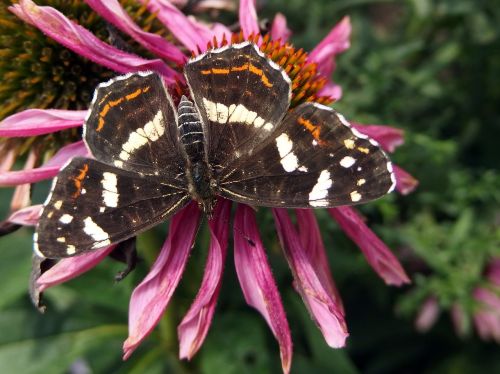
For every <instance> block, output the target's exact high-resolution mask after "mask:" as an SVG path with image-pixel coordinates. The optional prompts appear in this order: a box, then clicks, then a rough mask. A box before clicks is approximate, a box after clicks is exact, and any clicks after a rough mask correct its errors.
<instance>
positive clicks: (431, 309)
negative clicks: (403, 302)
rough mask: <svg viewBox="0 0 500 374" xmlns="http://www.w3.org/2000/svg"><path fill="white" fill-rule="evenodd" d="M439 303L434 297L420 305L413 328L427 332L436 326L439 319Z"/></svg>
mask: <svg viewBox="0 0 500 374" xmlns="http://www.w3.org/2000/svg"><path fill="white" fill-rule="evenodd" d="M439 312H440V308H439V303H438V301H437V299H436V298H435V297H429V298H428V299H427V300H425V302H424V303H423V304H422V307H421V308H420V310H419V312H418V315H417V319H416V320H415V328H416V329H417V331H420V332H426V331H429V330H430V329H431V328H432V326H434V325H435V324H436V321H437V319H438V317H439Z"/></svg>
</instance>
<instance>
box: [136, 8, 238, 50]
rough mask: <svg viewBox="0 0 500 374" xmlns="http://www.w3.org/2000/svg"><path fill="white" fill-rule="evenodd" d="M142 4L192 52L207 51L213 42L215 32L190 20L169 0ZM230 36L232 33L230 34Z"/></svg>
mask: <svg viewBox="0 0 500 374" xmlns="http://www.w3.org/2000/svg"><path fill="white" fill-rule="evenodd" d="M140 2H141V3H142V4H144V5H145V6H146V8H147V9H148V10H149V11H150V12H151V13H154V14H156V17H157V18H158V19H159V20H160V21H161V22H162V23H163V24H164V25H165V26H166V27H167V28H168V29H169V30H170V32H171V33H172V34H173V35H174V36H175V37H176V38H177V40H179V41H180V42H181V43H182V44H184V46H185V47H186V48H187V49H189V50H190V51H193V52H196V51H197V50H198V48H199V49H200V50H202V51H203V50H205V49H206V46H207V43H208V42H210V41H212V38H213V37H214V34H213V32H212V31H211V30H210V29H209V28H208V27H206V26H204V25H201V24H200V23H198V22H197V21H195V20H194V19H190V18H188V17H186V16H185V15H184V13H182V12H181V11H180V10H179V9H177V8H176V7H175V6H174V5H173V4H171V3H170V2H169V1H168V0H140ZM228 35H230V33H228Z"/></svg>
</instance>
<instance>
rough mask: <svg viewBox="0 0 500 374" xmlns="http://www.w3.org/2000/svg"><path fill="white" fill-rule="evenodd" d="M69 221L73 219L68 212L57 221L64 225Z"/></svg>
mask: <svg viewBox="0 0 500 374" xmlns="http://www.w3.org/2000/svg"><path fill="white" fill-rule="evenodd" d="M71 221H73V216H71V215H69V214H63V215H62V216H61V218H59V222H61V223H64V224H65V225H67V224H68V223H71Z"/></svg>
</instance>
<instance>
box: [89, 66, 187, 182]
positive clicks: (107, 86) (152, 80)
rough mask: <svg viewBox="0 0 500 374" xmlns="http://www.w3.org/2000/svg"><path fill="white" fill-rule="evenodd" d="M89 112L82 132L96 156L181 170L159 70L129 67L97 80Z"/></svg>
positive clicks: (147, 169)
mask: <svg viewBox="0 0 500 374" xmlns="http://www.w3.org/2000/svg"><path fill="white" fill-rule="evenodd" d="M89 113H90V114H89V117H88V118H87V120H86V121H85V124H84V132H85V134H84V137H85V141H86V143H87V145H88V147H89V148H90V151H91V152H92V154H93V155H94V157H95V158H96V159H98V160H100V161H102V162H104V163H107V164H109V165H113V166H117V167H119V168H122V169H126V170H134V171H137V172H140V173H143V174H150V175H159V174H163V175H170V174H178V173H182V172H183V171H184V163H183V159H182V158H180V157H179V148H178V135H177V126H176V111H175V109H174V107H173V103H172V99H171V98H170V96H169V95H168V94H167V92H166V90H165V87H164V85H163V82H162V79H161V77H160V76H159V75H158V74H156V73H153V72H139V73H132V74H127V75H123V76H119V77H117V78H114V79H112V80H110V81H109V82H106V83H102V84H100V85H99V86H98V87H97V89H96V92H95V95H94V99H93V100H92V104H91V106H90V109H89Z"/></svg>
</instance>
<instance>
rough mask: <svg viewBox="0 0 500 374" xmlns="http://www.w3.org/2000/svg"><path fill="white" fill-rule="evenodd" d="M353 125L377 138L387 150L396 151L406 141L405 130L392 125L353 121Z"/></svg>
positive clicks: (363, 132)
mask: <svg viewBox="0 0 500 374" xmlns="http://www.w3.org/2000/svg"><path fill="white" fill-rule="evenodd" d="M351 125H352V126H353V127H354V128H355V129H356V130H358V131H359V132H360V133H362V134H365V135H368V136H369V137H370V138H372V139H373V140H376V141H377V142H378V143H379V144H380V146H381V147H382V148H383V149H384V150H385V151H387V152H394V151H395V149H396V147H399V146H400V145H402V144H403V143H404V139H403V136H404V131H403V130H401V129H397V128H395V127H391V126H382V125H362V124H360V123H354V122H351Z"/></svg>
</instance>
